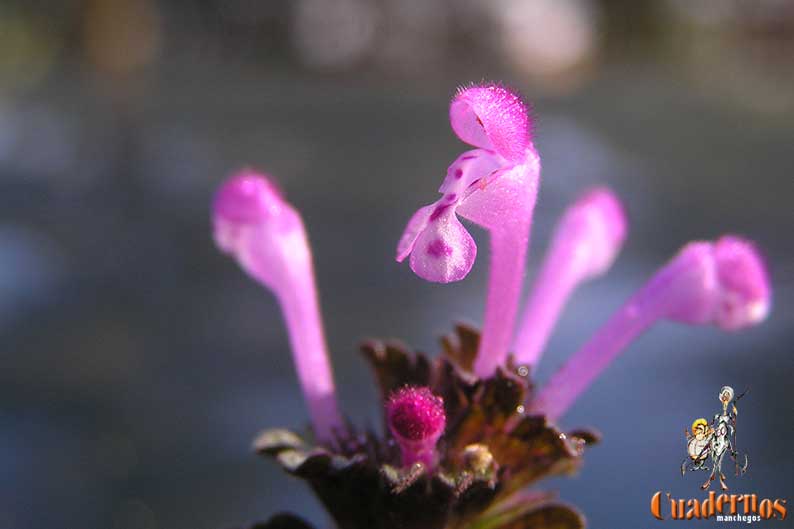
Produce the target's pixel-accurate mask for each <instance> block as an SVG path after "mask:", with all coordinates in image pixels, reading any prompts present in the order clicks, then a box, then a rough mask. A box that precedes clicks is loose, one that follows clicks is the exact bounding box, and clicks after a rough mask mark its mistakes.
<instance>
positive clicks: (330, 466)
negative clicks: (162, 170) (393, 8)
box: [213, 84, 771, 529]
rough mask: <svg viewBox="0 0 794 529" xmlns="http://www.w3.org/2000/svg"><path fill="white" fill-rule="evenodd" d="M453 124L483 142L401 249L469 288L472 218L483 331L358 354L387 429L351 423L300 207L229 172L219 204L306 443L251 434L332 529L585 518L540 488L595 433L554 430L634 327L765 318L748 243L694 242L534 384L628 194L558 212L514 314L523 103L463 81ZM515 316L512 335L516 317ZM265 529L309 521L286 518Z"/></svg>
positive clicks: (520, 241) (527, 173)
mask: <svg viewBox="0 0 794 529" xmlns="http://www.w3.org/2000/svg"><path fill="white" fill-rule="evenodd" d="M450 123H451V126H452V129H453V131H454V132H455V134H457V136H458V137H459V138H460V139H461V140H462V141H464V142H465V143H467V144H469V145H471V146H472V147H474V148H473V149H471V150H467V151H465V152H463V153H462V154H461V155H460V156H458V158H457V159H455V161H454V162H453V163H452V164H451V165H450V166H449V168H448V170H447V174H446V178H445V179H444V181H443V182H442V184H441V187H440V188H439V192H440V193H441V198H439V199H438V200H437V201H435V202H434V203H432V204H430V205H427V206H424V207H422V208H420V209H419V210H418V211H417V212H416V213H415V214H414V215H413V216H412V217H411V219H410V220H409V222H408V224H407V226H406V229H405V232H404V233H403V235H402V237H401V238H400V240H399V243H398V245H397V256H396V257H397V260H398V261H403V260H405V259H409V263H410V267H411V269H412V270H413V271H414V272H415V273H416V274H417V275H418V276H420V277H422V278H424V279H426V280H428V281H435V282H441V283H448V282H452V281H458V280H461V279H463V278H464V277H465V276H466V275H467V274H468V272H469V271H470V270H471V267H472V265H473V263H474V260H475V258H476V254H477V246H476V245H475V243H474V240H473V239H472V237H471V235H470V234H469V233H468V231H467V230H466V228H464V226H463V225H462V224H461V222H460V220H459V217H462V218H464V219H466V220H468V221H470V222H472V223H474V224H476V225H479V226H481V227H483V228H485V229H486V230H487V232H488V234H489V236H490V270H489V280H488V292H487V297H486V305H485V316H484V322H483V326H482V331H481V332H478V331H476V330H475V329H472V328H470V327H467V326H463V325H458V326H457V327H456V328H455V331H454V332H453V333H452V334H451V335H449V336H446V337H444V338H443V339H442V351H441V354H440V355H438V356H437V357H436V358H434V359H430V358H428V357H426V356H424V355H422V354H419V353H415V352H412V351H410V350H408V349H407V348H406V347H405V346H403V345H401V344H398V343H395V342H388V341H386V342H381V341H372V342H367V343H365V344H364V345H363V346H362V351H363V353H364V356H365V358H366V359H367V360H368V361H369V363H370V364H371V366H372V368H373V372H374V374H375V377H376V379H377V381H378V384H379V386H380V391H381V399H382V406H383V408H384V415H385V425H384V429H383V431H382V432H373V431H362V430H359V429H357V428H356V427H355V426H353V425H352V424H351V423H349V422H347V421H345V420H344V419H343V416H342V414H341V412H340V411H339V406H338V403H337V400H336V394H335V389H334V387H335V386H334V380H333V374H332V370H331V366H330V362H329V360H328V352H327V346H326V342H325V337H324V331H323V325H322V317H321V313H320V309H319V304H318V299H317V288H316V285H315V280H314V271H313V265H312V256H311V250H310V248H309V244H308V241H307V236H306V231H305V228H304V225H303V222H302V220H301V216H300V214H299V213H298V211H297V210H296V209H295V208H293V207H292V206H291V205H290V204H289V203H287V202H286V201H285V200H284V198H283V197H282V196H281V194H280V193H279V192H278V190H277V189H276V188H275V187H274V185H273V184H272V181H271V179H270V178H269V177H267V176H265V175H262V174H258V173H255V172H253V171H250V170H245V171H242V172H241V173H239V174H237V175H235V176H233V177H231V178H230V179H229V180H228V181H226V182H225V183H224V184H223V185H222V187H221V188H220V190H219V191H218V193H217V196H216V199H215V203H214V206H213V223H214V236H215V241H216V243H217V245H218V247H219V248H220V249H221V250H222V251H223V252H225V253H227V254H229V255H231V256H232V257H233V258H234V259H235V260H236V261H237V262H238V263H239V265H240V266H241V267H242V268H243V270H244V271H245V272H246V273H247V274H248V275H250V276H251V277H252V278H253V279H254V280H255V281H256V282H258V283H260V284H261V285H263V286H265V287H267V288H268V289H269V290H271V291H272V292H273V293H274V294H275V296H276V299H277V300H278V302H279V304H280V305H281V308H282V312H283V315H284V319H285V320H286V324H287V330H288V333H289V339H290V342H291V345H292V353H293V359H294V362H295V367H296V371H297V374H298V379H299V381H300V384H301V387H302V390H303V394H304V396H305V400H306V403H307V407H308V410H309V415H310V417H311V427H312V428H311V430H312V433H313V436H309V437H305V438H304V437H301V436H299V435H298V434H296V433H294V432H291V431H288V430H283V429H275V430H267V431H265V432H263V433H262V434H261V435H260V436H259V437H258V438H257V439H256V441H255V448H256V450H257V451H258V452H260V453H262V454H265V455H268V456H271V457H274V458H275V459H276V460H277V462H278V463H279V464H280V465H281V466H282V467H283V468H284V469H285V470H286V471H287V472H289V473H290V474H292V475H295V476H298V477H300V478H302V479H304V480H306V481H307V482H308V483H309V484H310V485H311V487H312V489H313V490H314V492H315V493H316V494H317V496H318V497H319V498H320V500H321V501H322V502H323V504H324V505H325V506H326V508H327V509H328V512H329V513H330V514H331V516H332V517H333V519H334V521H335V523H336V525H337V526H338V527H339V528H340V529H379V528H384V529H398V528H400V529H413V528H417V529H419V528H422V529H425V528H427V529H434V528H438V529H441V528H447V529H464V528H479V529H492V528H493V529H496V528H502V529H518V528H524V527H533V528H543V527H554V528H560V529H567V528H578V527H584V519H583V517H582V516H581V515H580V514H579V513H577V512H576V511H575V510H574V509H573V508H571V507H569V506H566V505H564V504H562V503H559V502H557V501H556V500H555V499H554V498H553V496H552V495H551V494H548V493H541V492H534V491H533V492H528V491H527V490H526V487H527V486H528V485H530V484H532V483H534V482H536V481H537V480H539V479H541V478H543V477H546V476H550V475H559V474H565V473H569V472H572V471H574V470H575V469H576V468H577V466H578V465H579V463H580V461H581V456H582V452H583V448H584V446H585V445H587V444H590V443H593V442H596V441H597V435H596V434H594V433H592V432H588V431H584V430H575V431H569V432H565V433H563V432H562V431H561V430H559V428H558V427H557V425H556V423H557V420H558V419H559V418H560V417H561V416H562V415H563V414H564V413H565V412H566V411H567V410H568V408H569V407H570V406H571V405H572V403H573V402H574V400H575V399H576V398H577V397H578V395H580V394H581V393H583V392H584V391H586V389H587V388H588V386H589V385H590V384H591V383H592V381H593V380H594V379H595V378H596V377H597V376H598V375H599V374H600V373H601V372H602V371H603V370H604V369H605V368H606V367H607V366H608V365H609V364H610V363H611V362H612V361H613V360H614V359H615V358H616V357H617V356H618V355H619V354H620V353H621V352H622V351H623V350H625V349H626V347H627V346H628V345H629V344H630V343H631V342H632V341H633V340H634V339H635V338H637V337H638V336H639V335H640V334H641V333H643V332H645V331H646V330H648V329H649V328H650V327H651V326H652V325H653V324H654V323H655V322H656V321H658V320H661V319H666V320H671V321H676V322H683V323H688V324H693V325H702V324H713V325H716V326H718V327H720V328H722V329H725V330H729V331H733V330H738V329H741V328H744V327H747V326H750V325H754V324H757V323H759V322H761V321H762V320H763V319H764V318H765V317H766V315H767V313H768V311H769V305H770V297H771V293H770V286H769V280H768V277H767V273H766V270H765V267H764V264H763V262H762V260H761V259H760V257H759V255H758V252H757V251H756V250H755V248H754V246H753V244H752V243H751V242H749V241H747V240H744V239H742V238H739V237H735V236H730V235H726V236H723V237H721V238H719V239H717V240H716V241H714V242H709V241H701V242H692V243H689V244H687V245H685V246H684V247H683V248H682V249H681V250H680V251H679V253H678V254H677V255H675V256H674V257H673V258H672V259H671V260H670V261H669V262H668V263H667V264H665V265H664V266H662V267H661V268H660V269H659V270H658V271H657V272H656V273H655V274H654V275H653V276H652V277H651V279H650V280H649V281H648V282H647V283H646V284H645V285H644V286H643V287H642V288H640V289H639V290H638V292H637V293H636V294H634V295H633V296H632V297H631V298H630V299H629V300H628V301H627V302H626V303H625V304H624V306H623V307H622V308H620V309H619V310H618V311H617V312H616V313H615V314H614V315H613V316H612V317H611V318H609V319H608V320H607V322H606V323H605V324H604V325H603V327H602V328H601V329H600V330H598V331H597V332H596V334H595V335H594V336H593V337H592V338H591V339H590V340H589V341H587V342H586V343H585V344H584V345H583V346H582V348H581V349H580V350H579V351H577V352H576V353H574V354H573V355H572V356H571V358H570V359H569V360H568V362H567V363H566V364H565V365H564V366H563V367H562V368H561V369H560V370H559V371H558V372H557V373H555V374H554V375H553V376H552V377H551V378H550V380H549V381H547V382H546V383H545V385H543V386H541V387H539V388H536V387H535V384H534V382H533V381H532V380H531V379H530V376H529V375H530V371H531V370H534V368H535V367H536V366H537V364H538V362H539V361H540V359H541V354H542V352H543V349H544V346H545V344H546V341H547V339H548V337H549V335H550V333H551V332H552V330H553V328H554V324H555V322H556V320H557V318H558V316H559V314H560V312H561V310H562V309H563V307H564V306H565V303H566V301H567V299H568V298H569V297H570V295H571V294H572V292H573V291H574V290H575V289H576V287H577V286H578V285H579V284H580V283H582V282H583V281H586V280H589V279H592V278H595V277H598V276H600V275H602V274H604V273H605V272H606V271H607V270H608V269H609V267H610V266H611V264H612V262H613V261H614V260H615V258H616V256H617V254H618V253H619V251H620V248H621V246H622V244H623V242H624V240H625V238H626V234H627V223H626V217H625V215H624V213H623V207H622V205H621V203H620V201H619V200H618V198H617V197H616V196H615V195H614V193H612V192H611V191H610V190H608V189H595V190H591V191H589V192H587V193H586V194H584V195H583V196H582V197H581V198H580V199H579V200H577V201H576V202H575V203H574V204H573V205H571V206H570V207H569V208H568V210H567V211H565V213H564V214H563V216H562V219H561V221H560V222H559V224H558V226H557V228H556V231H555V233H554V236H553V240H552V242H551V245H550V248H549V251H548V255H547V256H546V258H545V260H544V261H543V264H542V268H541V270H540V272H539V274H538V275H537V280H536V283H535V285H534V286H533V288H532V289H531V294H530V296H529V299H528V300H527V302H526V306H525V308H524V310H523V314H522V315H521V317H520V318H519V302H520V292H521V287H522V282H523V277H524V273H525V261H526V256H527V250H528V245H529V235H530V228H531V225H532V215H533V210H534V207H535V201H536V197H537V192H538V186H539V183H540V158H539V156H538V153H537V151H536V149H535V147H534V145H533V142H532V136H531V126H530V118H529V112H528V109H527V106H526V105H525V103H524V102H523V101H522V99H521V98H520V96H519V95H518V94H516V93H515V92H513V91H511V90H509V89H508V88H505V87H504V86H501V85H498V84H482V85H475V86H470V87H466V88H462V89H460V90H459V91H458V92H457V94H456V95H455V97H454V98H453V100H452V103H451V105H450ZM517 322H518V325H517ZM254 527H257V528H270V529H277V528H293V529H298V528H306V527H309V526H308V525H307V524H306V523H305V522H303V521H302V520H300V519H299V518H297V517H295V516H292V515H287V514H282V515H277V516H274V517H272V518H271V519H270V520H269V521H268V522H264V523H260V524H256V525H255V526H254Z"/></svg>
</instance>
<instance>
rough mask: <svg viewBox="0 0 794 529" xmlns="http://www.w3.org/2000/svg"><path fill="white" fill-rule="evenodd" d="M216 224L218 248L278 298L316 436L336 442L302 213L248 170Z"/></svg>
mask: <svg viewBox="0 0 794 529" xmlns="http://www.w3.org/2000/svg"><path fill="white" fill-rule="evenodd" d="M213 224H214V234H215V242H216V244H217V245H218V248H220V249H221V250H222V251H223V252H225V253H227V254H229V255H231V256H232V257H234V258H235V259H236V260H237V262H238V263H239V265H240V266H241V267H242V268H243V270H245V272H246V273H247V274H248V275H250V276H251V277H252V278H253V279H254V280H255V281H257V282H258V283H260V284H261V285H262V286H264V287H266V288H268V289H270V290H271V291H273V294H275V296H276V299H278V301H279V303H280V305H281V310H282V312H283V314H284V318H285V320H286V323H287V329H288V331H289V339H290V343H291V345H292V355H293V360H294V361H295V367H296V370H297V372H298V379H299V380H300V383H301V387H302V389H303V394H304V397H305V399H306V403H307V405H308V407H309V412H310V414H311V417H312V424H313V427H314V432H315V435H317V437H318V438H319V439H321V440H323V441H329V440H331V439H332V433H333V432H334V430H335V429H338V428H340V427H341V425H342V420H341V416H340V414H339V410H338V407H337V402H336V391H335V387H334V380H333V375H332V373H331V364H330V362H329V360H328V349H327V346H326V342H325V335H324V332H323V325H322V317H321V315H320V309H319V304H318V301H317V288H316V286H315V283H314V269H313V265H312V254H311V249H310V248H309V242H308V240H307V238H306V230H305V229H304V227H303V221H302V220H301V217H300V214H299V213H298V212H297V211H296V210H295V209H294V208H293V207H292V206H291V205H290V204H289V203H287V202H286V201H285V200H284V199H283V198H282V197H281V195H280V194H279V192H278V191H277V189H276V188H275V187H274V186H273V184H272V183H271V182H270V180H269V179H268V178H267V177H266V176H264V175H261V174H258V173H255V172H253V171H251V170H244V171H241V172H239V173H238V174H236V175H234V176H232V177H231V178H229V179H228V180H227V181H226V182H225V183H224V184H223V185H222V186H221V188H220V189H219V190H218V192H217V194H216V196H215V203H214V205H213Z"/></svg>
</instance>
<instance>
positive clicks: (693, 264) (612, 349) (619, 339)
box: [531, 235, 771, 420]
mask: <svg viewBox="0 0 794 529" xmlns="http://www.w3.org/2000/svg"><path fill="white" fill-rule="evenodd" d="M770 301H771V292H770V287H769V279H768V276H767V272H766V269H765V267H764V264H763V262H762V260H761V258H760V256H759V255H758V252H757V251H756V250H755V248H754V246H753V245H752V243H750V242H749V241H746V240H744V239H741V238H738V237H734V236H730V235H727V236H724V237H722V238H720V239H719V240H717V241H716V242H714V243H712V242H692V243H689V244H688V245H686V246H684V248H682V249H681V251H680V252H679V253H678V254H677V255H676V256H675V257H674V258H673V259H672V260H671V261H670V262H669V263H667V264H666V265H665V266H663V267H662V268H661V269H660V270H659V271H658V272H657V273H656V275H655V276H653V278H651V280H650V281H649V282H648V283H647V284H646V285H645V286H644V287H643V288H642V289H640V290H639V292H637V293H636V294H635V295H634V296H632V297H631V298H630V299H629V301H628V302H627V303H626V304H625V305H624V306H623V307H622V308H621V309H620V310H618V312H617V313H615V314H614V315H613V316H612V317H611V318H610V320H609V321H608V322H607V323H606V324H605V325H604V326H603V327H602V328H601V329H600V330H599V331H598V332H597V333H596V334H595V335H594V336H593V337H592V338H591V339H590V340H589V341H588V342H587V343H586V344H585V345H584V347H582V348H581V349H580V350H579V351H578V352H577V353H576V354H574V355H573V357H571V359H570V360H568V362H567V363H566V364H565V365H564V366H563V367H562V368H561V369H560V370H559V371H558V372H557V373H555V374H554V375H553V376H552V377H551V379H550V380H549V382H548V383H547V384H546V385H545V386H544V387H543V388H542V390H541V391H540V393H539V394H538V396H537V398H536V399H534V401H533V403H532V407H531V410H532V412H534V413H542V414H545V415H546V417H548V418H549V419H551V420H555V419H557V418H559V417H560V416H562V415H563V414H564V413H565V412H566V411H567V410H568V408H569V407H570V406H571V405H572V404H573V402H574V401H575V400H576V398H577V397H578V396H579V395H580V394H581V393H582V392H583V391H584V390H585V389H587V387H588V386H589V385H590V384H591V383H592V382H593V380H595V378H596V377H597V376H598V375H599V374H600V373H601V372H602V371H603V370H604V369H605V368H606V367H607V366H608V365H609V364H610V362H612V361H613V360H614V359H615V358H616V357H617V356H618V355H619V354H620V353H621V352H622V351H623V350H624V349H625V347H626V346H627V345H628V344H629V343H631V342H632V341H633V340H634V339H636V338H637V337H638V336H639V335H641V334H642V333H643V332H644V331H646V330H647V329H648V328H649V327H651V326H652V325H653V324H654V323H656V322H657V321H659V320H661V319H667V320H671V321H676V322H681V323H688V324H691V325H705V324H713V325H716V326H717V327H719V328H721V329H724V330H728V331H734V330H739V329H742V328H745V327H748V326H751V325H755V324H758V323H760V322H761V321H763V320H764V319H765V318H766V315H767V314H768V312H769V306H770Z"/></svg>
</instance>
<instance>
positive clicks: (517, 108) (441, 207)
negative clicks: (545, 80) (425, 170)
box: [397, 84, 540, 376]
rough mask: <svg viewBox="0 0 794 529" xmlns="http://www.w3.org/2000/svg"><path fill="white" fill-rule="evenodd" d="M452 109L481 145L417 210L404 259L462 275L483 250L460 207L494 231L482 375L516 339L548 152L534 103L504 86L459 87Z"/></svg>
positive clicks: (401, 248)
mask: <svg viewBox="0 0 794 529" xmlns="http://www.w3.org/2000/svg"><path fill="white" fill-rule="evenodd" d="M449 117H450V124H451V125H452V129H453V130H454V131H455V133H456V134H457V135H458V137H459V138H460V139H461V140H463V141H464V142H466V143H468V144H470V145H473V146H475V147H478V148H477V149H474V150H470V151H466V152H464V153H463V154H461V155H460V156H459V157H458V158H457V159H456V160H455V161H454V162H453V163H452V165H450V166H449V168H448V169H447V176H446V178H445V179H444V182H443V183H442V184H441V187H440V188H439V192H440V193H441V194H442V196H441V198H440V199H438V200H437V201H436V202H434V203H433V204H430V205H428V206H425V207H423V208H420V209H419V210H418V211H417V212H416V213H415V214H414V215H413V217H412V218H411V220H410V221H409V222H408V225H407V226H406V228H405V232H404V233H403V235H402V238H401V239H400V242H399V244H398V245H397V261H403V260H404V259H405V258H406V257H408V256H409V255H410V265H411V269H412V270H413V271H414V272H415V273H416V274H417V275H418V276H420V277H422V278H423V279H426V280H428V281H435V282H439V283H449V282H451V281H458V280H460V279H463V278H464V277H466V275H467V274H468V273H469V271H470V270H471V267H472V265H473V264H474V259H475V257H476V255H477V246H476V245H475V243H474V240H473V239H472V237H471V235H469V233H468V232H467V231H466V229H465V228H464V227H463V225H462V224H461V223H460V221H459V220H458V215H460V216H461V217H463V218H465V219H467V220H470V221H472V222H474V223H475V224H478V225H480V226H482V227H483V228H485V229H486V230H488V231H489V232H490V235H491V268H490V279H489V285H488V299H487V302H486V308H485V323H484V324H483V332H482V342H481V345H480V352H479V354H478V356H477V363H476V365H475V371H476V373H477V374H478V375H480V376H489V375H491V374H492V373H493V371H494V369H496V367H497V366H498V365H500V364H502V363H503V362H504V360H505V358H506V356H507V349H508V347H509V346H510V341H511V339H512V333H513V327H514V324H515V319H516V313H517V310H518V301H519V295H520V292H521V285H522V282H523V277H524V265H525V260H526V254H527V246H528V244H529V231H530V227H531V224H532V212H533V210H534V208H535V198H536V196H537V190H538V183H539V178H540V159H539V157H538V154H537V152H536V151H535V148H534V146H533V145H532V141H531V138H530V134H529V117H528V110H527V106H526V105H525V104H524V103H523V101H522V100H521V98H520V97H519V96H518V95H517V94H516V93H514V92H512V91H511V90H509V89H507V88H505V87H503V86H500V85H496V84H485V85H481V86H477V85H475V86H471V87H468V88H463V89H461V90H459V91H458V93H457V95H456V96H455V98H454V99H453V100H452V103H451V105H450V111H449Z"/></svg>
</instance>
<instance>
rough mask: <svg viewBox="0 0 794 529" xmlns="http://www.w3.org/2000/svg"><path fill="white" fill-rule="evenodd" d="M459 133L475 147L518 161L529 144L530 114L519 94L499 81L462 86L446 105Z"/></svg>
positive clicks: (461, 137)
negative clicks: (448, 105) (498, 82)
mask: <svg viewBox="0 0 794 529" xmlns="http://www.w3.org/2000/svg"><path fill="white" fill-rule="evenodd" d="M449 121H450V124H451V125H452V130H454V131H455V134H457V135H458V137H459V138H460V139H461V140H463V141H465V142H466V143H468V144H469V145H474V146H475V147H481V148H483V149H489V150H494V151H496V152H498V153H499V154H500V155H501V156H503V157H504V158H505V159H507V160H510V161H511V162H520V161H521V160H522V159H523V158H524V151H526V150H527V148H528V147H529V146H530V134H529V115H528V110H527V106H526V104H524V102H523V101H522V100H521V97H520V96H519V95H518V94H517V93H515V92H513V91H511V90H509V89H508V88H505V87H504V86H501V85H498V84H493V83H490V84H483V85H473V86H469V87H466V88H461V89H460V90H458V93H457V94H456V95H455V97H454V98H453V99H452V103H451V104H450V107H449Z"/></svg>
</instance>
